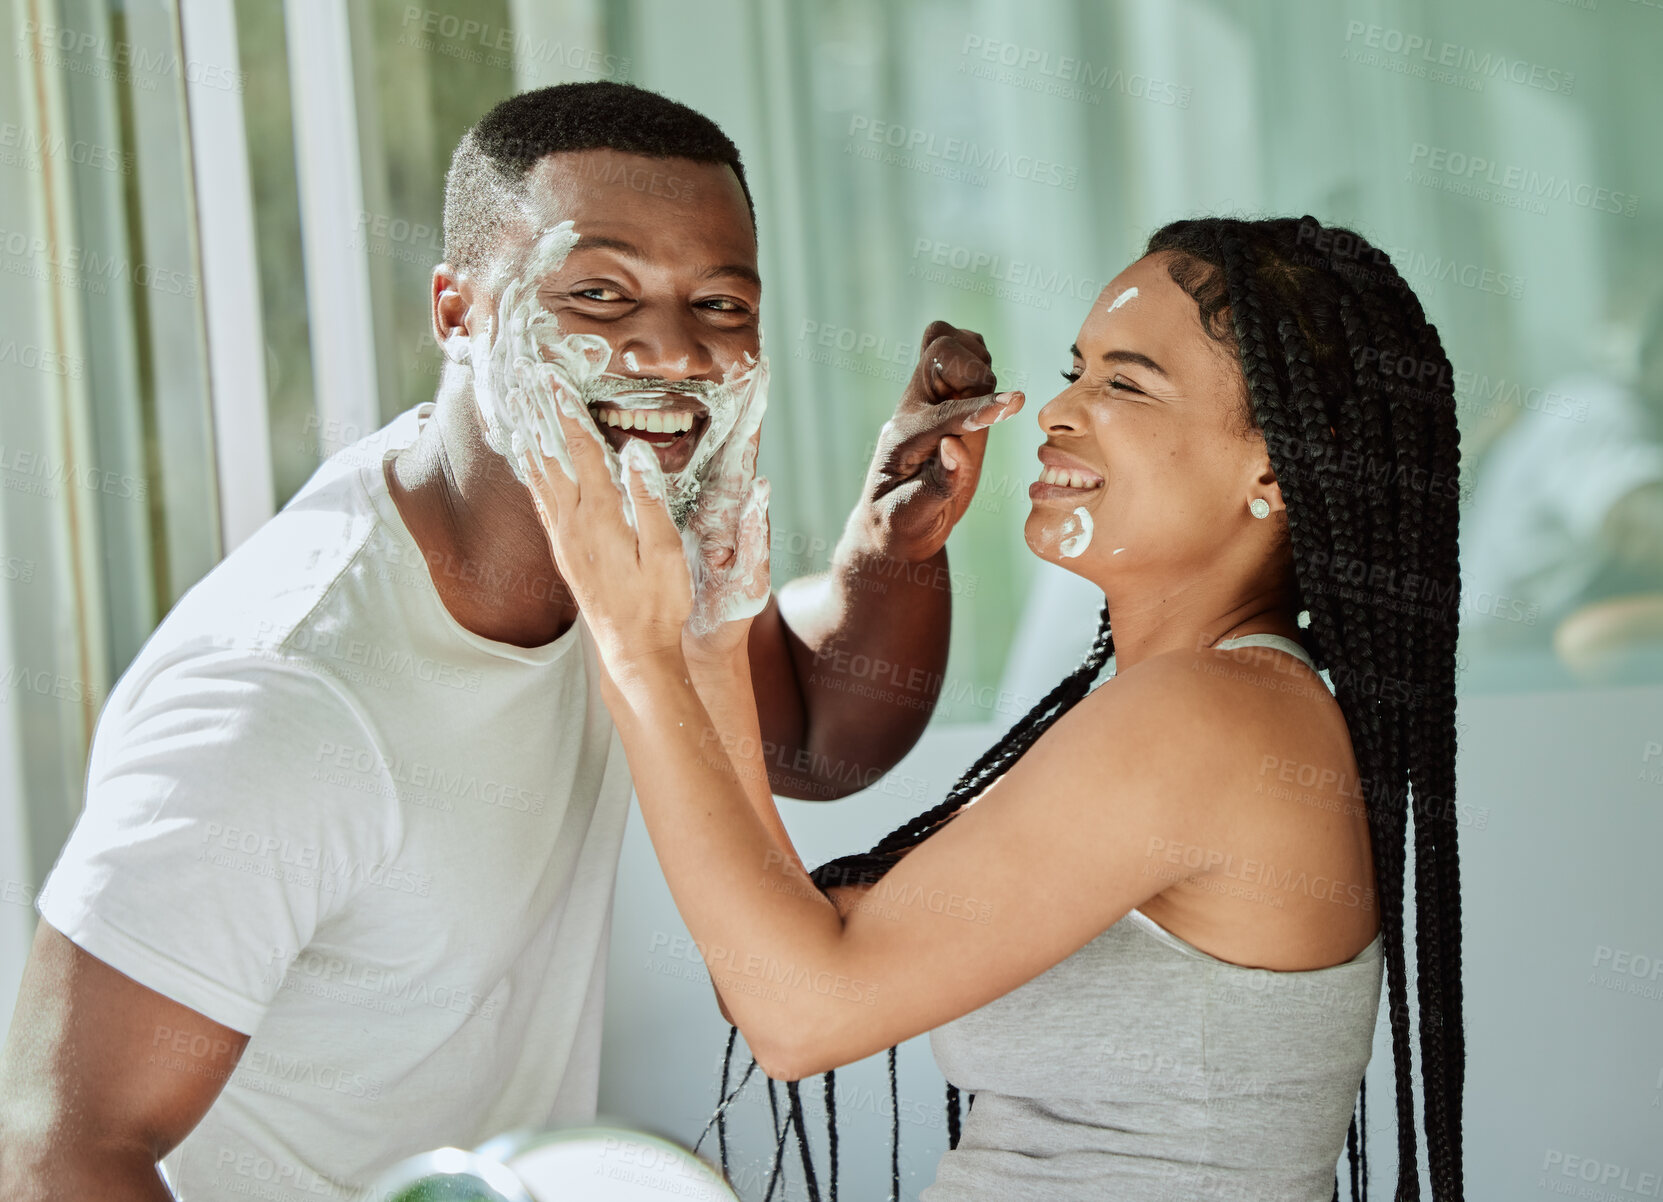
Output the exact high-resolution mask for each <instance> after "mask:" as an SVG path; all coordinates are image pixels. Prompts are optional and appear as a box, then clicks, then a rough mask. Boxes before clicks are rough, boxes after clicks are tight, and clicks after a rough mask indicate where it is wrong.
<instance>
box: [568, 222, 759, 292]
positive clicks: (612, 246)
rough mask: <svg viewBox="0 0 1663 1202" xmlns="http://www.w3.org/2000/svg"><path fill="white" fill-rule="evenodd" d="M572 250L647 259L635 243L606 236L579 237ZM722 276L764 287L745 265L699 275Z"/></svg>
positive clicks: (724, 266) (727, 265) (725, 266)
mask: <svg viewBox="0 0 1663 1202" xmlns="http://www.w3.org/2000/svg"><path fill="white" fill-rule="evenodd" d="M572 250H573V251H580V250H615V251H617V252H618V253H619V254H621V255H627V256H628V257H629V258H632V259H644V258H646V257H647V256H646V254H645V252H643V251H642V249H641V248H640V247H639V246H637V245H635V243H633V242H625V241H624V240H623V239H622V238H608V237H606V236H605V235H604V234H582V235H579V237H578V240H577V241H576V242H574V243H572ZM721 276H733V277H735V278H737V279H741V280H744V281H746V282H747V283H750V284H754V285H756V286H757V287H758V288H760V287H762V277H761V276H760V275H758V274H757V273H756V268H754V267H747V266H746V265H745V264H743V263H724V264H722V265H720V266H718V267H707V268H705V269H704V270H703V271H701V272H700V273H699V278H700V279H701V280H713V279H717V278H719V277H721Z"/></svg>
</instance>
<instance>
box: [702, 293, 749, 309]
mask: <svg viewBox="0 0 1663 1202" xmlns="http://www.w3.org/2000/svg"><path fill="white" fill-rule="evenodd" d="M697 303H698V305H699V307H700V308H705V309H710V310H712V311H714V312H716V313H748V312H750V310H749V309H747V308H746V307H745V306H744V305H742V304H740V303H739V302H738V301H736V300H732V299H730V298H728V297H725V296H713V297H711V298H710V299H709V300H702V301H699V302H697Z"/></svg>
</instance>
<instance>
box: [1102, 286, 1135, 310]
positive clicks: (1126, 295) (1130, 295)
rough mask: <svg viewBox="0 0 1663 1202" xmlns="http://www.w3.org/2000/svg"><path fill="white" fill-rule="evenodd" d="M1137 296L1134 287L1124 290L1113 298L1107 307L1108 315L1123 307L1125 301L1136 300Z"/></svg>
mask: <svg viewBox="0 0 1663 1202" xmlns="http://www.w3.org/2000/svg"><path fill="white" fill-rule="evenodd" d="M1137 295H1138V290H1137V288H1136V287H1131V288H1128V289H1126V291H1124V292H1122V293H1121V294H1120V295H1119V296H1117V297H1115V298H1114V301H1113V302H1112V303H1111V304H1110V305H1109V309H1108V311H1109V312H1110V313H1113V312H1114V311H1115V310H1116V309H1118V308H1120V306H1121V305H1124V304H1125V303H1126V302H1127V301H1129V300H1136V299H1137Z"/></svg>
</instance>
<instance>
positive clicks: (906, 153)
mask: <svg viewBox="0 0 1663 1202" xmlns="http://www.w3.org/2000/svg"><path fill="white" fill-rule="evenodd" d="M848 137H849V139H850V153H856V148H858V147H859V142H860V141H862V140H864V141H866V142H871V143H876V144H877V145H878V146H882V147H886V148H887V154H886V152H884V151H878V150H876V147H874V148H872V150H873V153H866V152H865V151H864V149H863V150H862V151H861V153H860V157H862V158H878V159H879V160H880V161H883V162H889V163H893V164H894V165H897V166H903V167H913V168H920V169H926V170H927V169H930V167H931V166H932V165H941V164H951V165H952V166H953V167H955V168H964V169H965V170H967V171H970V172H989V173H991V174H996V175H1008V176H1010V177H1011V178H1012V179H1023V180H1029V181H1031V182H1033V183H1036V184H1049V185H1051V186H1052V187H1057V188H1065V189H1067V190H1069V191H1072V190H1073V189H1075V188H1076V187H1078V186H1079V182H1080V169H1079V168H1078V167H1066V166H1063V165H1062V164H1060V163H1053V162H1051V161H1049V160H1048V159H1041V158H1036V157H1035V156H1033V155H1031V154H1014V155H1013V154H1012V153H1011V152H1010V151H1008V150H1002V149H998V148H996V147H992V146H983V145H981V144H980V143H978V142H973V141H970V140H969V139H967V138H958V137H941V136H939V135H937V134H936V133H934V132H933V131H931V130H926V129H918V128H916V127H913V126H908V125H900V124H897V123H895V122H893V121H876V120H874V119H872V118H871V117H863V116H860V115H859V114H856V115H855V116H852V117H850V118H849V132H848ZM932 173H936V172H932ZM966 182H974V181H966ZM984 182H985V181H984Z"/></svg>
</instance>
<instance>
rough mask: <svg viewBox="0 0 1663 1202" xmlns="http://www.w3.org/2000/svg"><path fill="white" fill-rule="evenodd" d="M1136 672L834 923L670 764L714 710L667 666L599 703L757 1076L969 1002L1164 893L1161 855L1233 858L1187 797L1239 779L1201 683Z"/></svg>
mask: <svg viewBox="0 0 1663 1202" xmlns="http://www.w3.org/2000/svg"><path fill="white" fill-rule="evenodd" d="M1180 658H1182V657H1180ZM1132 675H1133V673H1131V672H1130V671H1129V672H1128V674H1127V676H1128V677H1131V676H1132ZM1138 675H1139V677H1140V679H1139V680H1138V681H1137V685H1136V687H1132V688H1121V689H1102V690H1098V691H1097V692H1096V693H1094V694H1092V695H1091V696H1090V697H1088V698H1087V699H1086V700H1085V701H1083V702H1081V703H1080V704H1079V705H1078V706H1076V707H1075V708H1074V709H1073V710H1072V711H1070V712H1069V713H1068V714H1067V715H1065V716H1064V718H1063V719H1062V720H1061V721H1059V722H1058V723H1057V725H1056V726H1055V727H1053V728H1052V730H1051V731H1049V732H1047V734H1046V735H1045V737H1044V738H1042V739H1041V740H1040V741H1039V742H1038V743H1037V744H1036V745H1035V746H1034V747H1033V748H1032V749H1031V750H1030V751H1029V753H1028V754H1027V755H1025V756H1024V757H1023V758H1022V759H1021V760H1019V761H1018V762H1017V764H1016V765H1014V766H1013V767H1012V769H1011V770H1010V771H1009V772H1008V773H1007V774H1006V775H1005V776H1004V777H1003V778H1001V779H1000V780H999V781H998V782H996V783H995V784H994V785H993V786H991V787H990V788H989V789H988V790H987V792H986V793H984V794H983V795H982V797H981V798H980V799H979V800H978V801H977V802H975V803H974V804H973V805H972V806H970V807H969V808H968V809H966V810H965V811H964V812H963V813H961V814H960V816H959V817H958V818H956V819H955V820H954V821H953V822H952V823H950V824H949V825H948V826H946V827H944V828H943V829H942V830H941V831H939V832H938V833H937V834H936V835H935V836H933V837H932V838H930V839H929V840H927V841H925V842H924V843H923V844H921V845H919V846H918V847H917V848H916V849H914V850H913V851H912V852H910V853H909V854H908V855H907V856H906V857H905V858H904V859H903V860H902V861H901V863H899V864H898V865H897V866H896V867H895V868H894V869H892V870H891V871H890V873H889V874H888V875H887V876H885V877H884V878H883V880H882V881H880V882H878V883H877V884H876V885H874V886H873V887H871V888H870V889H869V890H867V891H866V892H865V893H864V895H863V896H861V897H859V898H851V899H847V904H845V905H844V906H843V907H842V908H843V910H844V911H845V913H843V914H840V913H839V907H838V906H837V905H834V904H833V903H832V902H830V901H828V900H827V899H826V898H825V897H824V896H823V895H822V894H820V893H819V891H818V890H816V889H815V888H814V886H813V885H812V883H811V882H809V881H808V879H807V876H806V874H804V873H803V872H802V869H801V867H800V865H798V864H796V863H795V862H791V861H788V860H787V858H786V856H785V855H784V852H783V849H782V848H781V846H780V845H779V843H778V842H777V841H776V840H775V839H774V838H773V837H772V836H771V835H770V833H769V832H768V830H767V829H766V827H765V825H764V823H763V822H762V821H761V820H760V819H759V818H758V816H757V814H756V812H755V810H754V809H753V808H752V806H751V805H750V804H749V802H748V801H747V799H746V798H745V797H744V796H743V794H742V793H741V791H740V790H738V789H736V788H735V787H734V785H733V783H732V781H731V779H730V778H729V777H728V776H727V775H726V774H725V773H723V772H722V771H720V770H719V769H712V768H710V767H708V766H706V763H696V764H695V766H694V770H693V771H691V772H689V771H687V768H686V764H687V761H688V760H691V759H694V758H695V757H694V752H695V747H696V743H697V740H698V735H697V734H696V733H694V732H698V731H700V730H701V729H703V726H702V724H703V723H706V722H708V721H709V716H708V714H707V713H706V712H705V711H704V709H703V706H702V705H701V703H700V700H699V697H698V694H697V693H696V692H694V690H693V689H692V688H691V687H690V686H689V685H687V684H686V683H685V682H686V677H685V675H684V674H683V673H682V671H681V667H680V664H679V663H678V662H677V660H676V658H674V657H667V658H665V659H661V660H658V661H656V662H637V663H636V664H635V665H634V667H633V670H632V671H630V672H628V673H624V674H621V676H620V677H619V679H618V680H617V681H616V683H615V684H613V685H612V686H611V687H610V688H609V696H608V704H609V706H610V707H611V708H612V712H613V714H614V718H615V720H616V721H617V723H618V729H619V733H620V736H621V737H622V740H623V743H624V748H625V751H626V752H627V753H628V755H629V757H630V763H631V766H632V771H633V773H634V776H635V786H636V794H637V796H638V798H639V799H640V804H641V810H642V815H643V817H644V818H645V820H646V823H647V829H648V832H649V833H650V835H651V837H652V841H653V846H654V849H655V850H656V851H657V853H658V856H659V860H660V863H661V864H662V866H663V869H664V874H665V878H666V880H667V881H668V882H669V886H670V890H671V893H672V894H673V895H674V897H675V900H676V904H677V906H678V908H679V909H680V911H681V914H682V917H683V919H684V921H685V922H686V923H687V926H688V929H689V930H690V931H691V932H692V933H693V935H694V938H695V939H697V940H699V942H700V944H701V946H703V947H704V948H705V959H706V963H707V965H708V966H709V969H710V973H711V977H712V980H713V981H715V982H716V983H717V984H718V987H719V988H720V990H721V994H722V997H723V998H724V999H725V1001H726V1003H727V1008H728V1010H729V1011H730V1012H731V1013H732V1016H733V1019H734V1021H735V1022H736V1023H737V1025H738V1026H739V1028H740V1029H741V1030H742V1031H743V1032H744V1034H745V1038H746V1041H747V1042H748V1043H749V1045H750V1047H751V1050H752V1053H753V1054H754V1055H755V1056H756V1058H757V1060H758V1062H759V1063H760V1064H761V1065H762V1066H763V1068H764V1069H765V1070H766V1071H767V1072H768V1074H769V1075H770V1076H772V1077H775V1078H777V1079H782V1080H788V1079H796V1078H800V1077H804V1076H809V1075H811V1074H813V1073H817V1072H821V1071H824V1070H825V1069H827V1068H832V1067H836V1066H838V1065H842V1064H847V1063H849V1062H851V1061H853V1060H858V1059H861V1058H862V1057H865V1056H868V1055H871V1054H873V1053H875V1052H877V1051H881V1050H882V1049H884V1048H886V1047H889V1046H890V1045H892V1044H894V1043H898V1042H900V1041H901V1040H904V1039H907V1038H910V1037H912V1036H914V1035H917V1034H920V1033H922V1032H924V1031H927V1030H930V1029H931V1028H933V1027H935V1026H939V1025H940V1024H942V1023H944V1022H948V1021H951V1020H952V1019H954V1018H957V1017H960V1016H961V1015H963V1014H966V1013H969V1012H970V1011H971V1010H975V1009H977V1008H979V1007H980V1006H983V1005H985V1004H986V1003H987V1002H989V1001H992V1000H993V999H994V998H996V997H999V996H1000V995H1002V994H1004V993H1006V992H1009V991H1010V990H1011V989H1013V988H1015V987H1016V986H1018V985H1020V984H1022V983H1023V982H1025V981H1027V980H1030V979H1032V978H1033V977H1035V976H1037V975H1039V974H1040V973H1041V972H1044V971H1045V970H1046V969H1048V968H1050V967H1051V966H1052V965H1054V964H1056V963H1058V962H1059V961H1061V960H1063V959H1064V958H1066V957H1067V956H1068V955H1070V954H1071V953H1072V952H1074V951H1075V950H1077V949H1078V948H1080V947H1081V946H1083V945H1084V944H1085V943H1087V942H1088V941H1089V940H1091V939H1092V938H1093V937H1095V936H1096V935H1097V934H1099V933H1100V932H1101V931H1102V930H1104V929H1105V928H1106V927H1108V926H1109V925H1110V924H1112V923H1113V922H1114V921H1116V920H1117V919H1118V918H1120V917H1121V916H1123V915H1124V914H1125V913H1126V912H1127V911H1128V910H1130V909H1131V908H1132V907H1134V906H1136V905H1138V904H1140V903H1141V902H1143V901H1146V900H1147V899H1148V898H1150V897H1152V896H1154V895H1155V894H1157V893H1159V892H1161V891H1162V890H1164V889H1165V888H1166V887H1167V886H1168V885H1170V884H1171V883H1172V879H1173V877H1172V870H1171V869H1168V868H1167V867H1166V858H1165V857H1164V855H1163V854H1162V853H1163V852H1164V851H1166V850H1167V849H1170V848H1173V847H1177V848H1183V849H1186V851H1187V849H1190V848H1193V847H1203V848H1205V847H1221V846H1227V845H1228V844H1227V843H1226V842H1224V841H1223V840H1222V838H1221V836H1220V834H1219V832H1217V831H1209V830H1208V827H1209V819H1208V817H1207V814H1208V809H1207V807H1206V806H1205V804H1204V800H1205V799H1206V798H1208V797H1210V796H1213V795H1215V794H1216V791H1217V789H1218V788H1219V787H1220V777H1219V775H1218V772H1219V769H1220V766H1221V765H1223V766H1225V767H1228V766H1229V765H1230V764H1232V763H1234V764H1235V765H1236V768H1237V769H1238V770H1239V771H1240V772H1241V773H1242V774H1243V780H1244V782H1245V780H1246V777H1247V774H1248V773H1250V772H1251V770H1252V769H1251V768H1250V767H1249V766H1248V760H1249V758H1250V757H1249V756H1248V755H1247V754H1246V752H1245V751H1243V750H1242V749H1240V748H1238V750H1237V752H1235V753H1232V752H1231V750H1230V744H1229V741H1228V739H1227V738H1226V737H1224V736H1225V732H1227V731H1228V729H1229V724H1228V723H1226V722H1224V721H1222V720H1218V719H1221V718H1222V715H1218V718H1215V719H1214V720H1209V717H1208V714H1209V711H1216V710H1217V694H1218V690H1217V689H1211V690H1209V689H1207V688H1205V687H1204V686H1203V685H1202V684H1201V681H1202V680H1204V679H1207V678H1206V677H1205V676H1204V674H1199V673H1196V672H1194V671H1192V670H1190V667H1189V665H1188V664H1187V663H1186V664H1183V665H1177V664H1173V663H1166V664H1162V663H1161V661H1150V662H1149V663H1148V664H1147V665H1145V666H1143V670H1142V671H1141V672H1139V673H1138ZM1117 683H1118V684H1121V685H1131V684H1132V683H1133V682H1132V681H1131V680H1130V679H1127V680H1122V681H1119V682H1117ZM1238 725H1239V723H1238ZM1107 730H1113V731H1115V732H1116V734H1115V737H1114V738H1113V739H1105V738H1104V737H1103V732H1104V731H1107ZM1209 730H1210V731H1212V732H1213V735H1212V738H1211V741H1210V742H1208V744H1207V746H1208V750H1209V752H1210V753H1211V754H1209V755H1208V756H1198V755H1196V754H1195V751H1194V746H1195V741H1196V740H1197V739H1198V738H1199V739H1203V740H1206V739H1208V738H1209V736H1208V733H1207V732H1208V731H1209ZM672 732H674V733H673V736H672V737H671V738H670V739H668V740H666V738H665V736H666V735H670V734H671V733H672ZM1109 782H1113V784H1112V785H1110V784H1109ZM1245 787H1246V788H1248V789H1250V788H1251V785H1250V784H1248V785H1245Z"/></svg>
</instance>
